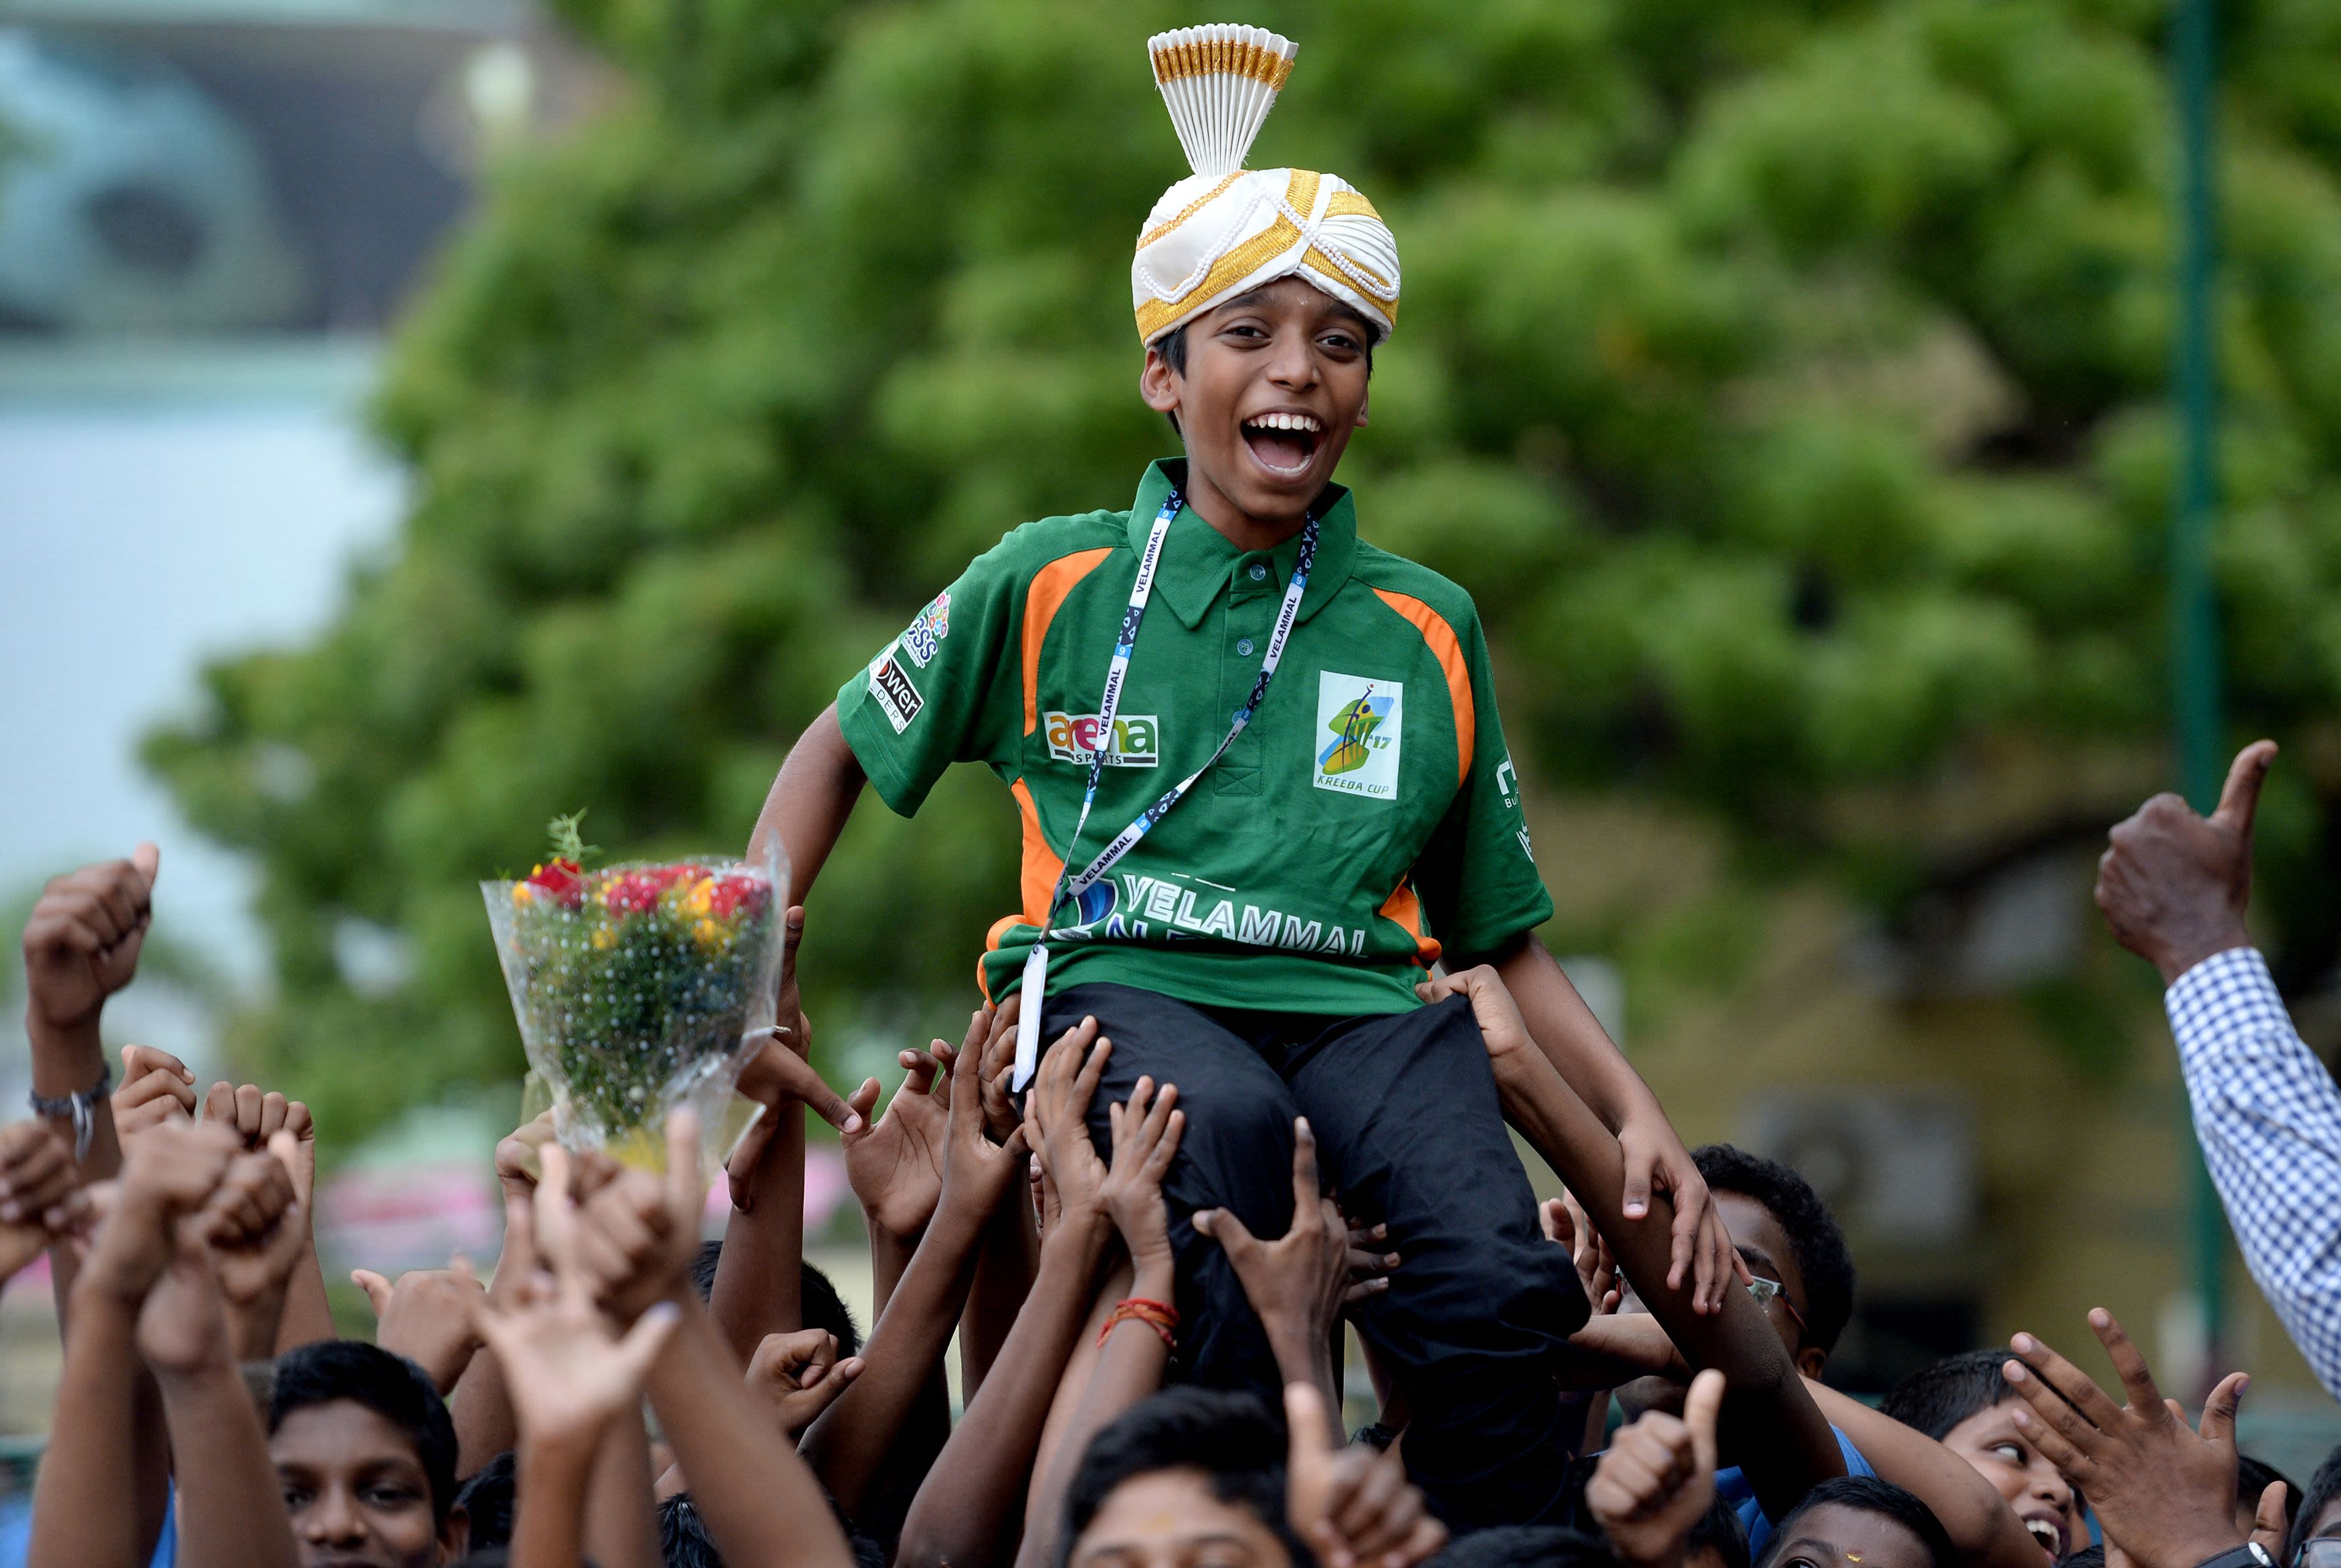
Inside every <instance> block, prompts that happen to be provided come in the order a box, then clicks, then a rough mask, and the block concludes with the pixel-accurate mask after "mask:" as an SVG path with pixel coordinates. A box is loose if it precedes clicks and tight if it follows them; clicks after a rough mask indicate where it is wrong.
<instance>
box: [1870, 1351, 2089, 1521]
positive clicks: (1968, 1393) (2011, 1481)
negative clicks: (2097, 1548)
mask: <svg viewBox="0 0 2341 1568" xmlns="http://www.w3.org/2000/svg"><path fill="white" fill-rule="evenodd" d="M2007 1359H2008V1357H2007V1352H2006V1351H2004V1350H1970V1351H1967V1352H1965V1353H1963V1354H1961V1355H1953V1356H1948V1357H1946V1358H1945V1359H1943V1360H1941V1361H1938V1362H1937V1363H1935V1365H1932V1366H1929V1367H1928V1368H1927V1369H1926V1370H1924V1371H1922V1372H1917V1373H1913V1374H1911V1375H1910V1376H1908V1377H1907V1378H1905V1379H1903V1380H1902V1382H1901V1383H1900V1384H1898V1385H1897V1386H1896V1387H1895V1390H1894V1392H1893V1393H1891V1394H1888V1395H1887V1396H1886V1406H1885V1408H1886V1414H1888V1415H1890V1416H1892V1417H1893V1418H1894V1419H1895V1420H1897V1421H1898V1422H1900V1423H1901V1424H1903V1425H1905V1426H1908V1427H1914V1428H1916V1429H1917V1430H1918V1431H1920V1432H1923V1433H1925V1434H1927V1435H1928V1436H1929V1437H1931V1438H1933V1439H1934V1440H1935V1441H1936V1442H1938V1443H1939V1444H1942V1445H1943V1446H1944V1447H1946V1448H1948V1449H1949V1450H1950V1451H1951V1452H1952V1453H1954V1454H1957V1455H1958V1456H1959V1457H1960V1458H1962V1459H1964V1460H1966V1461H1967V1463H1968V1464H1971V1465H1973V1466H1975V1468H1976V1471H1977V1474H1980V1475H1982V1476H1983V1478H1984V1479H1985V1480H1987V1481H1988V1482H1990V1483H1991V1484H1992V1485H1993V1487H1994V1488H1995V1489H1996V1490H1997V1492H1998V1493H1999V1494H2000V1495H2001V1496H2002V1497H2004V1498H2006V1499H2007V1505H2008V1506H2009V1507H2010V1508H2013V1509H2014V1510H2016V1516H2017V1518H2018V1519H2021V1520H2022V1521H2024V1528H2025V1529H2026V1530H2027V1531H2029V1532H2030V1533H2031V1534H2032V1538H2033V1539H2034V1540H2035V1541H2037V1542H2039V1543H2040V1549H2041V1550H2042V1551H2043V1552H2045V1553H2047V1554H2048V1557H2049V1559H2050V1560H2051V1561H2052V1562H2053V1561H2055V1560H2057V1559H2058V1558H2062V1557H2065V1556H2067V1555H2069V1554H2070V1553H2074V1552H2076V1551H2077V1550H2079V1549H2080V1548H2081V1547H2083V1546H2086V1545H2087V1544H2088V1542H2089V1525H2088V1520H2087V1516H2086V1513H2085V1511H2084V1505H2083V1503H2082V1501H2081V1495H2080V1494H2079V1493H2077V1492H2076V1491H2075V1490H2074V1489H2073V1487H2072V1485H2071V1484H2070V1483H2068V1482H2067V1481H2066V1479H2065V1478H2064V1476H2062V1475H2061V1474H2058V1473H2057V1467H2056V1466H2055V1465H2053V1464H2049V1463H2048V1459H2047V1455H2046V1454H2042V1453H2041V1452H2040V1450H2039V1449H2038V1448H2037V1446H2035V1445H2034V1444H2033V1442H2032V1439H2031V1436H2030V1435H2029V1434H2027V1432H2026V1431H2025V1429H2024V1428H2022V1427H2020V1426H2018V1425H2017V1424H2016V1412H2017V1410H2019V1409H2027V1408H2029V1407H2028V1406H2027V1405H2026V1404H2025V1403H2024V1401H2023V1399H2022V1397H2021V1396H2020V1395H2018V1394H2017V1392H2016V1390H2015V1389H2013V1388H2011V1387H2009V1386H2008V1383H2007V1377H2006V1376H2004V1375H2003V1374H2001V1372H2000V1368H2001V1367H2003V1366H2005V1365H2007Z"/></svg>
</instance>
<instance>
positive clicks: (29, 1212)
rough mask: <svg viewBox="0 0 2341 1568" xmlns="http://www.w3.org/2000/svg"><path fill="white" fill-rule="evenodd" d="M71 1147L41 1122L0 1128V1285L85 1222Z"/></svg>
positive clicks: (84, 1199)
mask: <svg viewBox="0 0 2341 1568" xmlns="http://www.w3.org/2000/svg"><path fill="white" fill-rule="evenodd" d="M79 1183H80V1174H79V1170H78V1167H76V1166H75V1164H74V1157H73V1149H72V1147H71V1146H69V1145H68V1144H67V1143H66V1142H65V1139H64V1138H62V1137H60V1136H58V1135H57V1130H56V1128H55V1127H54V1126H51V1125H50V1124H49V1123H47V1122H45V1121H37V1120H35V1121H23V1122H11V1123H9V1124H8V1125H7V1126H0V1281H5V1280H6V1279H7V1278H8V1276H9V1275H13V1274H15V1272H16V1271H17V1270H18V1269H20V1268H22V1267H24V1266H25V1265H26V1264H28V1263H30V1262H32V1261H33V1260H34V1259H35V1258H36V1257H38V1256H40V1255H41V1254H42V1253H43V1252H45V1251H46V1250H47V1249H48V1247H49V1245H50V1244H51V1243H52V1242H55V1241H56V1240H57V1239H58V1238H59V1237H61V1236H65V1235H68V1234H69V1233H71V1232H72V1231H74V1230H75V1229H76V1228H78V1227H80V1226H85V1225H86V1224H87V1223H88V1219H89V1215H90V1204H89V1195H88V1194H87V1193H86V1192H85V1191H83V1190H82V1188H81V1186H80V1185H79Z"/></svg>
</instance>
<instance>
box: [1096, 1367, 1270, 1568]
mask: <svg viewBox="0 0 2341 1568" xmlns="http://www.w3.org/2000/svg"><path fill="white" fill-rule="evenodd" d="M1284 1451H1285V1441H1284V1429H1283V1427H1282V1426H1280V1425H1279V1424H1277V1423H1276V1422H1275V1421H1273V1420H1271V1419H1270V1417H1269V1414H1268V1409H1267V1407H1266V1406H1265V1405H1263V1404H1260V1401H1259V1400H1257V1399H1255V1398H1253V1397H1252V1396H1251V1395H1250V1394H1225V1393H1220V1392H1219V1391H1217V1390H1213V1389H1204V1388H1173V1389H1170V1390H1167V1391H1165V1392H1164V1393H1161V1394H1155V1395H1154V1396H1153V1397H1151V1398H1150V1399H1146V1400H1142V1401H1141V1402H1140V1403H1139V1404H1134V1405H1132V1406H1131V1408H1130V1409H1129V1410H1127V1411H1125V1412H1123V1413H1122V1414H1121V1416H1120V1417H1118V1418H1117V1419H1116V1420H1114V1421H1113V1422H1111V1424H1108V1425H1107V1426H1105V1427H1104V1428H1103V1429H1101V1431H1100V1432H1099V1433H1098V1434H1097V1435H1096V1436H1095V1437H1092V1438H1091V1439H1090V1445H1089V1449H1088V1451H1087V1452H1085V1453H1084V1454H1082V1455H1081V1464H1080V1466H1079V1467H1078V1468H1076V1469H1075V1470H1074V1472H1073V1479H1072V1483H1071V1485H1069V1486H1067V1487H1066V1488H1065V1525H1064V1530H1063V1532H1062V1533H1061V1535H1060V1537H1059V1539H1058V1545H1057V1563H1058V1568H1063V1565H1064V1564H1065V1563H1067V1562H1069V1561H1070V1560H1071V1556H1072V1551H1073V1544H1074V1543H1075V1542H1077V1541H1078V1540H1080V1539H1081V1532H1082V1531H1084V1530H1086V1529H1088V1528H1089V1527H1090V1521H1091V1520H1092V1519H1094V1518H1096V1517H1097V1513H1098V1510H1099V1509H1100V1508H1101V1507H1103V1506H1104V1505H1105V1500H1106V1498H1107V1497H1108V1496H1110V1495H1111V1494H1112V1492H1113V1490H1114V1488H1115V1487H1117V1486H1120V1485H1121V1484H1122V1483H1123V1482H1125V1481H1131V1480H1134V1479H1135V1478H1137V1477H1138V1476H1141V1475H1151V1474H1155V1473H1156V1472H1158V1471H1163V1470H1200V1471H1202V1472H1203V1473H1204V1474H1207V1475H1209V1476H1210V1481H1211V1492H1212V1494H1213V1495H1214V1496H1216V1497H1218V1498H1219V1499H1220V1502H1222V1503H1236V1504H1239V1505H1240V1506H1242V1507H1244V1508H1248V1509H1250V1511H1251V1513H1252V1515H1253V1517H1255V1518H1257V1519H1258V1520H1259V1521H1260V1523H1261V1524H1263V1525H1265V1526H1266V1527H1267V1528H1268V1530H1269V1531H1270V1533H1272V1534H1274V1535H1275V1536H1276V1538H1277V1539H1278V1540H1279V1541H1281V1542H1283V1543H1284V1549H1285V1551H1286V1552H1287V1553H1290V1556H1291V1558H1292V1561H1293V1563H1295V1564H1296V1565H1298V1564H1303V1563H1310V1562H1312V1561H1314V1559H1313V1558H1312V1557H1311V1556H1310V1552H1309V1549H1308V1548H1307V1547H1305V1546H1303V1545H1302V1544H1301V1543H1300V1540H1299V1538H1298V1537H1296V1536H1295V1535H1294V1534H1293V1533H1292V1527H1291V1525H1290V1524H1289V1523H1286V1522H1285V1517H1284Z"/></svg>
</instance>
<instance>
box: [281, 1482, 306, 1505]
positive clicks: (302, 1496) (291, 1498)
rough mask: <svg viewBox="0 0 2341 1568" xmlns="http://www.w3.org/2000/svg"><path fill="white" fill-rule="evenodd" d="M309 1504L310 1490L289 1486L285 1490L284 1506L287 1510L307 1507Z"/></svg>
mask: <svg viewBox="0 0 2341 1568" xmlns="http://www.w3.org/2000/svg"><path fill="white" fill-rule="evenodd" d="M308 1502H309V1489H308V1488H307V1487H305V1486H287V1487H286V1488H284V1506H285V1507H286V1508H287V1509H297V1508H302V1507H305V1506H306V1505H307V1503H308Z"/></svg>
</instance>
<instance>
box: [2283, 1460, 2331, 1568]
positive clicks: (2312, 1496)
mask: <svg viewBox="0 0 2341 1568" xmlns="http://www.w3.org/2000/svg"><path fill="white" fill-rule="evenodd" d="M2336 1497H2341V1447H2336V1448H2335V1449H2334V1450H2333V1452H2332V1453H2330V1454H2326V1456H2325V1463H2324V1464H2320V1465H2318V1466H2317V1467H2316V1474H2314V1475H2312V1476H2310V1477H2309V1478H2308V1490H2307V1492H2306V1493H2305V1494H2302V1496H2301V1499H2300V1507H2299V1508H2298V1509H2297V1510H2296V1512H2295V1513H2293V1516H2292V1529H2291V1530H2290V1531H2289V1532H2287V1533H2286V1535H2285V1538H2284V1556H2283V1557H2282V1558H2281V1559H2280V1561H2281V1562H2283V1563H2290V1562H2291V1561H2292V1560H2293V1558H2294V1557H2296V1556H2297V1555H2298V1554H2299V1553H2300V1543H2301V1542H2302V1541H2303V1540H2305V1539H2306V1536H2307V1533H2308V1532H2309V1531H2311V1530H2314V1529H2316V1516H2317V1515H2318V1514H2320V1513H2324V1512H2325V1508H2326V1504H2327V1503H2331V1502H2332V1501H2333V1500H2334V1498H2336Z"/></svg>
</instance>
